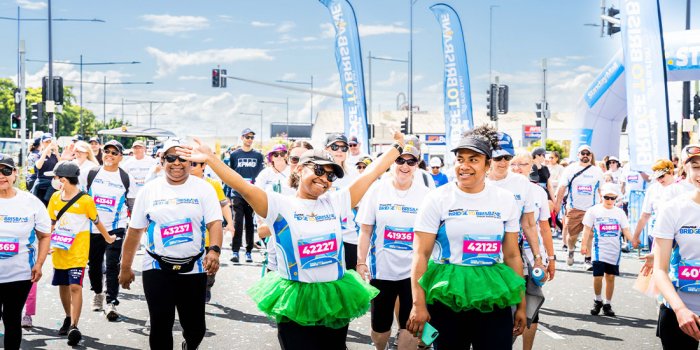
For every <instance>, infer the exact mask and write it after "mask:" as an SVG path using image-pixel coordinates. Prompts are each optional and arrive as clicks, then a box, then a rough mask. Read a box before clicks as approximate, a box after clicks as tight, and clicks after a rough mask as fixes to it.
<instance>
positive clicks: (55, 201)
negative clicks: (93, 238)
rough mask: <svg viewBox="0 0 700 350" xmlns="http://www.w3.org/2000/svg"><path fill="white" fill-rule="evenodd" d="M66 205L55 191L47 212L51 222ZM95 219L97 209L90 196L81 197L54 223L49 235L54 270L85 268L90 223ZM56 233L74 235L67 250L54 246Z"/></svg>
mask: <svg viewBox="0 0 700 350" xmlns="http://www.w3.org/2000/svg"><path fill="white" fill-rule="evenodd" d="M67 203H68V201H64V200H62V199H61V191H57V192H55V193H54V194H53V195H52V196H51V200H50V201H49V206H48V207H47V210H48V211H49V217H50V218H51V220H52V221H56V215H58V212H59V211H60V210H61V209H62V208H63V207H64V206H65V205H66V204H67ZM96 219H97V208H96V207H95V202H94V201H93V200H92V197H90V196H82V197H81V198H80V199H78V201H76V202H75V203H74V204H73V205H72V206H71V207H70V208H68V210H66V212H65V213H64V214H63V216H61V219H60V220H59V221H58V222H56V223H55V227H54V232H52V234H51V236H52V242H51V246H52V247H53V248H54V249H53V253H52V260H53V267H54V268H56V269H59V270H65V269H70V268H74V267H85V266H87V262H88V255H89V253H90V222H91V221H94V220H96ZM57 233H61V234H64V235H65V234H67V235H73V234H74V235H75V238H74V239H73V241H72V244H70V248H69V249H68V250H65V249H60V248H58V247H57V246H56V245H55V244H54V243H55V241H54V237H55V235H56V234H57Z"/></svg>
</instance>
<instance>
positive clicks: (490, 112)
mask: <svg viewBox="0 0 700 350" xmlns="http://www.w3.org/2000/svg"><path fill="white" fill-rule="evenodd" d="M498 90H499V89H498V85H496V84H491V88H490V89H489V90H487V91H486V102H487V103H488V104H487V105H486V115H487V116H489V117H490V118H491V120H492V121H497V120H498Z"/></svg>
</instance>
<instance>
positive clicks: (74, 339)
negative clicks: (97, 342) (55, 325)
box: [68, 326, 83, 346]
mask: <svg viewBox="0 0 700 350" xmlns="http://www.w3.org/2000/svg"><path fill="white" fill-rule="evenodd" d="M80 339H83V335H82V334H81V333H80V331H79V330H78V327H76V326H72V327H70V331H69V332H68V345H70V346H76V345H78V343H79V342H80Z"/></svg>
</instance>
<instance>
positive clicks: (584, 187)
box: [559, 162, 603, 210]
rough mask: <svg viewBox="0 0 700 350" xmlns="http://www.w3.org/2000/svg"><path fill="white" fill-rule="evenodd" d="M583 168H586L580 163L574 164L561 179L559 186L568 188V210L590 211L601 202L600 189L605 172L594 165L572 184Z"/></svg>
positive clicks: (566, 169)
mask: <svg viewBox="0 0 700 350" xmlns="http://www.w3.org/2000/svg"><path fill="white" fill-rule="evenodd" d="M583 168H585V166H581V164H579V163H578V162H577V163H573V164H571V165H569V166H568V167H566V168H565V169H564V172H563V173H562V175H561V179H559V186H567V187H568V193H569V199H568V200H567V207H568V208H574V209H579V210H588V208H590V207H592V206H594V205H595V204H597V203H598V202H599V200H600V198H598V189H599V188H600V185H601V184H602V183H603V171H602V170H600V168H599V167H597V166H595V165H592V166H591V167H590V168H588V169H587V170H586V171H584V172H583V173H582V174H581V175H579V176H577V177H576V178H575V179H574V182H573V183H571V178H573V177H574V175H576V173H578V172H579V171H581V170H583Z"/></svg>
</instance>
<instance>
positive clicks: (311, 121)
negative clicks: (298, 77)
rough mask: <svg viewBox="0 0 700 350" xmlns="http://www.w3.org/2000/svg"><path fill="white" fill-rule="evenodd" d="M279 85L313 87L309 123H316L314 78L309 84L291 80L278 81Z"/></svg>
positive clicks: (312, 77)
mask: <svg viewBox="0 0 700 350" xmlns="http://www.w3.org/2000/svg"><path fill="white" fill-rule="evenodd" d="M276 82H278V83H288V84H301V85H309V86H310V87H311V91H310V92H311V117H310V118H309V123H310V124H313V123H314V76H313V75H312V76H311V80H310V81H309V82H308V83H307V82H305V81H291V80H276Z"/></svg>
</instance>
